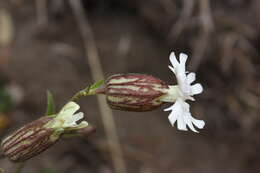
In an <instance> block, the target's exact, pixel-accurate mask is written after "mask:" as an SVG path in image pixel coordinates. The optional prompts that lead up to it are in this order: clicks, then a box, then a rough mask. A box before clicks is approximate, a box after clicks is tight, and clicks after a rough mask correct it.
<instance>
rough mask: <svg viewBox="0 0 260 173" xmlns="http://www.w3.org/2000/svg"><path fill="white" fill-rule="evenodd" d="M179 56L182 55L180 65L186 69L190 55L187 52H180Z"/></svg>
mask: <svg viewBox="0 0 260 173" xmlns="http://www.w3.org/2000/svg"><path fill="white" fill-rule="evenodd" d="M179 57H180V66H181V68H182V69H184V71H185V65H186V61H187V59H188V55H187V54H185V53H180V55H179Z"/></svg>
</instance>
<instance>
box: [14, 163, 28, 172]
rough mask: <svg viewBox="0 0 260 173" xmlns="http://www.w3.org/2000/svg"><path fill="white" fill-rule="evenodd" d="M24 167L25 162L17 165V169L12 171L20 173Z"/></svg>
mask: <svg viewBox="0 0 260 173" xmlns="http://www.w3.org/2000/svg"><path fill="white" fill-rule="evenodd" d="M24 166H25V162H21V163H17V167H16V169H15V170H14V173H21V172H22V169H23V168H24Z"/></svg>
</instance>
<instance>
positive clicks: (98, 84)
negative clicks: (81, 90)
mask: <svg viewBox="0 0 260 173" xmlns="http://www.w3.org/2000/svg"><path fill="white" fill-rule="evenodd" d="M103 83H104V80H100V81H98V82H96V83H94V84H93V85H91V86H90V90H94V89H97V88H99V87H100V86H101V85H103Z"/></svg>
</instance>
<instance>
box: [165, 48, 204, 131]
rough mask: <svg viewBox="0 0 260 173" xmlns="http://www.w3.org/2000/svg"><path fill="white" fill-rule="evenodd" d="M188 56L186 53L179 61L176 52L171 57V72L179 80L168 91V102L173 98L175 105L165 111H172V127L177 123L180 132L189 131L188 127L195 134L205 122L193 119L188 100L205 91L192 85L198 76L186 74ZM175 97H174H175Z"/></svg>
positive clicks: (170, 117) (170, 116) (197, 85)
mask: <svg viewBox="0 0 260 173" xmlns="http://www.w3.org/2000/svg"><path fill="white" fill-rule="evenodd" d="M187 58H188V56H187V55H186V54H184V53H181V54H180V55H179V61H178V60H177V58H176V56H175V54H174V52H172V53H171V55H170V61H171V64H172V66H169V68H170V69H171V71H172V72H173V73H174V74H175V76H176V79H177V83H178V85H177V86H169V88H170V89H169V90H168V96H167V97H168V98H167V99H168V100H169V98H170V97H171V96H172V101H174V102H175V103H174V104H173V105H172V106H170V107H169V108H167V109H165V111H171V113H170V115H169V117H168V118H169V121H170V123H171V124H172V125H174V124H175V122H176V121H177V128H178V129H179V130H185V131H187V130H188V129H187V126H188V127H189V129H190V130H192V131H194V132H198V131H197V130H196V129H195V128H194V126H195V127H197V128H199V129H202V128H203V127H204V125H205V122H204V121H203V120H197V119H195V118H193V117H192V115H191V113H190V105H189V104H188V103H187V102H186V100H192V101H194V100H195V99H194V98H193V95H196V94H200V93H202V91H203V88H202V86H201V84H199V83H196V84H193V85H192V83H193V82H194V81H195V79H196V76H195V73H188V72H186V68H185V65H186V61H187ZM173 95H174V97H173Z"/></svg>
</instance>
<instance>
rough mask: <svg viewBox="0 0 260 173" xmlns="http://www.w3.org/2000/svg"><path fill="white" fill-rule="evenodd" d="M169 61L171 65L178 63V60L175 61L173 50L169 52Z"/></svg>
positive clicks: (174, 65)
mask: <svg viewBox="0 0 260 173" xmlns="http://www.w3.org/2000/svg"><path fill="white" fill-rule="evenodd" d="M170 61H171V63H172V66H173V67H176V66H178V65H179V62H178V61H177V59H176V56H175V53H174V52H172V53H171V54H170Z"/></svg>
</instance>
